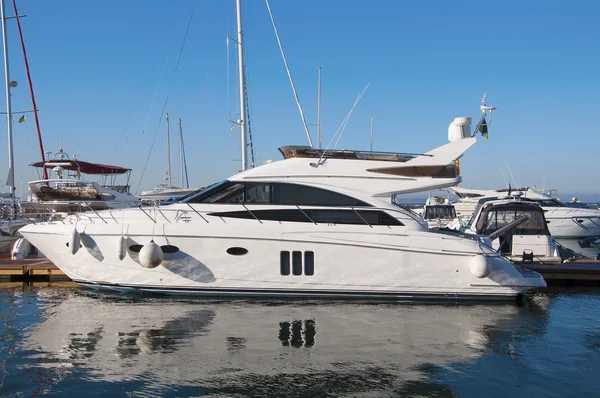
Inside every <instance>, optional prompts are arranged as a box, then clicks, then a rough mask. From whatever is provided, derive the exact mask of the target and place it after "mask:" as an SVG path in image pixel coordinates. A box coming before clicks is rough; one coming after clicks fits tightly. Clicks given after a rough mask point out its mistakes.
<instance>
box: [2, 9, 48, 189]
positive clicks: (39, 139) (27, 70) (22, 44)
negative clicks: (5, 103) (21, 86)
mask: <svg viewBox="0 0 600 398" xmlns="http://www.w3.org/2000/svg"><path fill="white" fill-rule="evenodd" d="M13 8H14V9H15V19H16V20H17V27H18V29H19V37H20V38H21V48H22V49H23V60H24V61H25V71H26V72H27V82H28V83H29V92H30V93H31V103H32V105H33V116H34V118H35V126H36V128H37V135H38V142H39V144H40V152H41V155H42V162H45V161H46V158H45V157H44V156H45V155H44V143H43V141H42V132H41V129H40V120H39V117H38V108H37V105H36V103H35V94H34V92H33V83H32V82H31V73H30V72H29V62H28V61H27V51H26V50H25V41H24V40H23V31H22V30H21V20H20V18H19V12H18V11H17V2H16V0H13ZM9 116H10V115H9ZM43 172H44V178H45V179H47V178H48V171H47V170H46V168H45V167H44V170H43Z"/></svg>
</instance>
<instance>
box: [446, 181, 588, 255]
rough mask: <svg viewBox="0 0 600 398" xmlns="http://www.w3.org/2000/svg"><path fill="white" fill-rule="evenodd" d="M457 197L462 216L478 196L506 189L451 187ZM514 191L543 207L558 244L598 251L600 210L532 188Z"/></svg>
mask: <svg viewBox="0 0 600 398" xmlns="http://www.w3.org/2000/svg"><path fill="white" fill-rule="evenodd" d="M451 190H452V191H453V192H454V193H455V194H456V195H457V196H458V197H459V198H460V202H458V203H456V204H455V207H456V212H457V213H459V211H460V212H463V213H464V214H463V215H465V214H466V213H467V212H468V208H473V210H474V209H475V207H476V205H477V202H478V201H479V199H481V198H489V197H492V198H497V197H498V196H504V195H506V194H507V192H506V190H499V191H494V190H477V189H467V188H462V187H452V188H451ZM511 192H512V193H513V194H517V195H521V197H523V198H526V199H529V200H532V201H535V202H537V203H539V204H540V206H541V207H542V209H543V210H544V214H545V217H546V222H547V223H548V229H549V231H550V234H551V235H552V236H553V237H554V239H555V240H556V241H557V243H559V244H561V245H562V246H565V247H566V248H568V249H570V250H572V251H574V252H575V253H577V254H580V255H582V256H585V257H596V256H597V255H598V254H599V253H600V252H599V250H598V247H596V246H595V245H594V241H596V240H597V239H599V238H600V210H594V209H589V208H582V207H571V206H569V205H567V204H565V203H563V202H561V201H560V200H559V199H558V198H556V197H554V196H551V195H548V194H546V193H543V192H539V191H536V190H534V189H531V188H517V189H511Z"/></svg>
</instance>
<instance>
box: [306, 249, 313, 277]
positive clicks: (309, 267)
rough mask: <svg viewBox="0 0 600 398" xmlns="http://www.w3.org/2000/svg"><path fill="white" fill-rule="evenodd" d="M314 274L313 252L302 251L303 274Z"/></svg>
mask: <svg viewBox="0 0 600 398" xmlns="http://www.w3.org/2000/svg"><path fill="white" fill-rule="evenodd" d="M314 274H315V252H304V275H308V276H312V275H314Z"/></svg>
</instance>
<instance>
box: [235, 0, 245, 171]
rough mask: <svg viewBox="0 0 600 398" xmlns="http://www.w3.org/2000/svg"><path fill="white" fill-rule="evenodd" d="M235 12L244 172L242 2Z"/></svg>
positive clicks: (243, 167) (243, 168)
mask: <svg viewBox="0 0 600 398" xmlns="http://www.w3.org/2000/svg"><path fill="white" fill-rule="evenodd" d="M235 6H236V11H237V28H238V32H237V48H238V74H239V84H240V93H239V94H240V120H239V125H240V135H241V138H242V164H241V169H242V170H246V169H247V168H248V159H247V156H246V155H247V152H248V149H247V144H246V96H245V95H244V88H245V87H246V74H245V70H244V46H243V41H242V1H241V0H236V1H235Z"/></svg>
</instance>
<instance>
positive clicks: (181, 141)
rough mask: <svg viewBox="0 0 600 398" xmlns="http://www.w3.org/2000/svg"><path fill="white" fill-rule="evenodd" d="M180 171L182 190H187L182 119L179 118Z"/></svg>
mask: <svg viewBox="0 0 600 398" xmlns="http://www.w3.org/2000/svg"><path fill="white" fill-rule="evenodd" d="M179 171H180V172H181V188H185V180H184V173H185V170H184V169H183V129H182V127H181V118H179Z"/></svg>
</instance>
